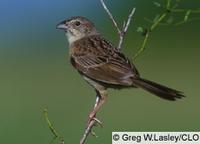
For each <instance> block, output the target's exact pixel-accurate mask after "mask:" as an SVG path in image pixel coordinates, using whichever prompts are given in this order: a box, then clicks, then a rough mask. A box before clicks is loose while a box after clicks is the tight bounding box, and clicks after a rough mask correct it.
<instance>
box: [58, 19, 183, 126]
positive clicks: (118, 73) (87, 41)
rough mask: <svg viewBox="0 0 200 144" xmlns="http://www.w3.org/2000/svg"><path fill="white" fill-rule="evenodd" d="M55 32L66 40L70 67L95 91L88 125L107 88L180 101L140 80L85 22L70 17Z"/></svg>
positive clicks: (170, 92)
mask: <svg viewBox="0 0 200 144" xmlns="http://www.w3.org/2000/svg"><path fill="white" fill-rule="evenodd" d="M57 28H58V29H62V30H64V32H65V35H66V37H67V39H68V42H69V55H70V61H71V64H72V66H73V67H74V68H75V69H76V70H77V71H78V72H79V73H80V74H81V75H82V76H83V78H84V79H85V80H86V81H87V82H88V83H89V84H90V85H91V86H92V87H93V88H94V89H95V91H96V95H97V97H96V98H97V99H96V103H95V106H94V108H93V110H92V111H91V113H90V114H89V120H88V123H89V122H90V121H91V120H94V119H96V113H97V111H98V110H99V109H100V108H101V106H102V105H103V104H104V103H105V101H106V98H107V96H108V93H107V89H108V88H114V89H122V88H141V89H143V90H146V91H148V92H150V93H151V94H153V95H155V96H158V97H160V98H163V99H165V100H169V101H175V100H176V99H180V98H182V97H184V95H183V92H181V91H177V90H175V89H172V88H168V87H166V86H163V85H161V84H158V83H156V82H153V81H150V80H147V79H144V78H143V77H141V76H140V74H139V72H138V70H137V69H136V67H135V66H134V64H133V63H132V62H131V61H130V60H129V59H128V57H126V56H125V55H124V54H123V53H122V52H121V51H120V50H119V49H117V47H116V46H115V45H113V44H112V43H111V42H109V41H108V40H106V39H105V38H104V37H103V36H102V35H101V34H100V33H99V32H98V31H97V29H96V28H95V26H94V24H93V23H92V22H91V21H90V20H88V19H87V18H85V17H81V16H76V17H71V18H69V19H66V20H64V21H62V22H60V23H59V24H58V25H57ZM96 120H97V119H96Z"/></svg>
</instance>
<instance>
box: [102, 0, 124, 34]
mask: <svg viewBox="0 0 200 144" xmlns="http://www.w3.org/2000/svg"><path fill="white" fill-rule="evenodd" d="M100 1H101V4H102V6H103V8H104V9H105V11H106V12H107V14H108V16H109V17H110V19H111V21H112V23H113V24H114V26H115V27H116V29H117V32H118V34H120V33H121V30H120V28H119V27H118V25H117V22H116V21H115V19H114V17H113V15H112V13H111V12H110V11H109V9H108V8H107V6H106V4H105V2H104V0H100Z"/></svg>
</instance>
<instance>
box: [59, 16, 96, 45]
mask: <svg viewBox="0 0 200 144" xmlns="http://www.w3.org/2000/svg"><path fill="white" fill-rule="evenodd" d="M57 29H62V30H64V31H65V33H66V36H67V38H68V41H69V44H72V43H73V42H75V41H76V40H79V39H81V38H83V37H87V36H90V35H95V34H98V32H97V30H96V29H95V26H94V24H93V23H92V22H91V21H90V20H88V19H87V18H84V17H80V16H79V17H71V18H69V19H66V20H64V21H62V22H60V23H59V24H58V25H57Z"/></svg>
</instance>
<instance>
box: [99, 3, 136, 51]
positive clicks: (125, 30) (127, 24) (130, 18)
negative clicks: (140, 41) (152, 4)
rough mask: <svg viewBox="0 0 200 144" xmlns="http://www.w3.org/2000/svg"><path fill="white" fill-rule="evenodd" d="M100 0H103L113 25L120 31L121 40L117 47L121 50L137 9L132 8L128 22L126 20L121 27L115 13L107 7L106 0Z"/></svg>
mask: <svg viewBox="0 0 200 144" xmlns="http://www.w3.org/2000/svg"><path fill="white" fill-rule="evenodd" d="M100 1H101V4H102V6H103V8H104V9H105V11H106V13H107V14H108V16H109V18H110V19H111V21H112V23H113V25H114V26H115V27H116V29H117V32H118V35H119V42H118V46H117V48H118V49H119V50H121V49H122V44H123V41H124V36H125V34H126V32H127V30H128V27H129V25H130V22H131V20H132V17H133V15H134V13H135V10H136V9H135V8H133V9H132V11H131V13H130V14H129V16H128V20H127V21H126V22H124V25H123V28H122V29H120V28H119V26H118V24H117V22H116V21H115V19H114V17H113V15H112V13H111V12H110V11H109V9H108V8H107V6H106V4H105V2H104V0H100Z"/></svg>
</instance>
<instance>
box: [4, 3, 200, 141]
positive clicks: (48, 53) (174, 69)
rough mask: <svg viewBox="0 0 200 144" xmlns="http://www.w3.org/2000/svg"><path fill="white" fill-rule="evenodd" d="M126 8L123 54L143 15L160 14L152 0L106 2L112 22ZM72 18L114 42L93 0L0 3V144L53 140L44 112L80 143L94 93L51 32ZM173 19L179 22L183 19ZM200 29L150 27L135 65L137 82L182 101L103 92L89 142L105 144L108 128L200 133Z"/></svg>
mask: <svg viewBox="0 0 200 144" xmlns="http://www.w3.org/2000/svg"><path fill="white" fill-rule="evenodd" d="M157 1H158V2H161V3H165V1H164V0H157ZM133 6H135V7H136V8H137V10H136V13H135V16H134V20H133V22H132V24H131V26H130V29H129V31H128V33H127V36H126V40H125V44H124V46H125V48H124V49H123V51H124V53H126V54H127V55H128V56H129V57H132V56H133V55H134V54H135V52H136V51H137V49H138V48H139V46H140V45H141V42H142V39H143V38H142V36H141V35H140V34H139V33H137V32H136V29H137V27H138V26H148V25H149V24H148V23H147V22H145V21H144V19H143V18H144V17H148V18H154V16H155V15H156V14H157V13H159V12H160V9H159V8H157V7H155V6H154V5H153V4H152V1H151V0H126V1H123V2H122V1H120V0H116V1H108V7H110V9H111V11H112V13H113V15H114V16H115V17H116V19H117V21H118V22H119V23H122V22H123V20H124V19H126V18H127V15H128V13H129V12H130V9H131V8H132V7H133ZM181 7H188V8H194V9H195V8H199V7H200V1H197V0H196V1H195V0H193V1H189V0H182V3H181ZM76 15H81V16H85V17H88V18H89V19H91V20H92V21H93V22H94V23H95V24H96V27H97V29H98V30H99V31H100V32H101V33H102V34H103V35H104V36H105V37H106V38H107V39H109V40H110V41H112V42H113V43H116V42H117V40H118V37H117V34H116V30H115V28H113V26H112V23H111V22H110V20H109V19H108V16H107V14H106V13H105V11H104V10H103V8H102V7H101V5H100V2H99V0H84V1H81V0H60V1H55V0H42V1H41V0H35V1H31V0H18V1H16V0H1V1H0V18H1V19H0V143H7V144H9V143H15V144H18V143H19V144H22V143H29V144H36V143H37V144H40V143H42V144H48V143H49V142H50V141H51V139H52V137H53V135H52V133H51V132H50V130H49V129H48V127H47V124H46V122H45V120H44V116H43V113H42V111H43V109H44V108H48V110H49V116H50V119H51V120H52V121H53V123H54V125H55V127H56V129H57V130H58V131H59V132H60V133H61V134H62V135H63V136H64V139H65V141H66V143H67V144H69V143H78V142H79V139H80V137H81V136H82V133H83V130H84V127H85V122H86V119H87V114H88V113H89V111H90V109H91V108H92V106H93V103H94V101H95V92H94V90H93V89H92V88H91V87H90V86H89V85H88V84H86V82H85V81H84V80H83V79H82V78H81V77H80V76H79V74H78V73H77V72H76V71H75V70H74V69H73V68H72V66H71V65H70V63H69V62H68V58H69V57H68V47H67V45H68V43H67V41H66V38H65V36H64V33H63V32H61V31H58V30H56V29H55V27H56V24H57V23H58V22H60V21H61V20H63V19H65V18H67V17H70V16H76ZM194 16H195V15H194ZM196 16H199V15H196ZM175 17H176V19H177V20H181V19H183V17H184V14H182V15H176V16H175ZM199 25H200V21H194V22H190V23H187V24H183V25H181V26H178V27H175V26H167V27H165V26H163V27H160V28H158V29H156V30H155V31H154V32H153V33H152V35H151V37H150V41H149V42H148V44H147V49H146V50H145V52H144V53H143V54H142V55H141V56H140V57H139V58H138V59H137V60H136V61H135V65H136V66H137V68H138V69H139V71H140V73H141V75H142V76H143V77H145V78H148V79H150V80H154V81H157V82H159V83H162V84H165V85H168V86H170V87H172V88H176V89H178V90H182V91H184V92H185V95H186V96H187V97H186V98H184V99H182V100H179V101H177V102H168V101H164V100H162V99H160V98H157V97H155V96H153V95H151V94H149V93H147V92H144V91H142V90H139V89H125V90H121V91H118V90H109V98H108V101H107V103H106V104H105V105H104V107H103V108H102V110H101V111H100V112H99V114H98V117H99V119H100V120H102V122H103V123H104V128H103V129H100V128H97V129H95V131H96V133H97V134H98V136H99V138H97V139H95V138H93V137H89V140H88V143H92V144H99V143H106V144H107V143H111V132H112V131H199V130H200V125H199V122H200V115H199V110H200V96H199V80H200V77H199V74H200V65H199V60H200V58H199V53H200V49H199V46H200V43H199V38H200V29H199ZM55 143H58V141H55Z"/></svg>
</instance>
